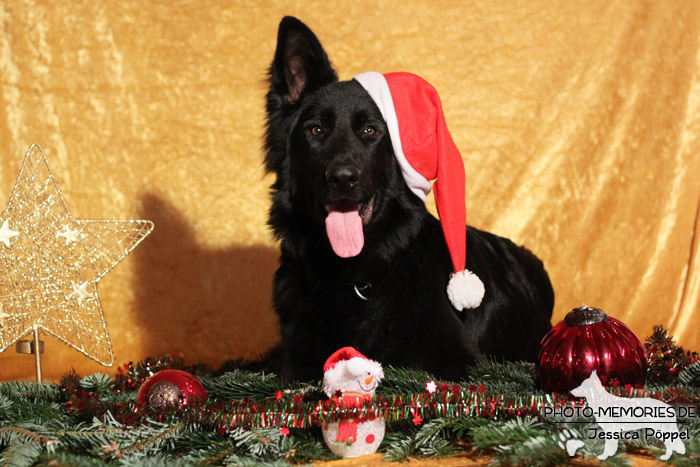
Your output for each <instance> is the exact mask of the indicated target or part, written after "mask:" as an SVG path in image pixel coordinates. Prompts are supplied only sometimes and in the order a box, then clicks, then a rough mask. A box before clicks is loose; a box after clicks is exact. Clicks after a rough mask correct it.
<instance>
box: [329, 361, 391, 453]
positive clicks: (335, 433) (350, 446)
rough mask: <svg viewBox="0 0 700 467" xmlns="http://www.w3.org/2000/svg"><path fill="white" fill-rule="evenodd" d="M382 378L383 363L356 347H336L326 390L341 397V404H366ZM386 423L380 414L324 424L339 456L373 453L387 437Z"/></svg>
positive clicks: (331, 446) (330, 395) (358, 405)
mask: <svg viewBox="0 0 700 467" xmlns="http://www.w3.org/2000/svg"><path fill="white" fill-rule="evenodd" d="M382 378H384V370H382V366H381V365H380V364H379V363H378V362H375V361H374V360H370V359H368V358H367V357H365V356H364V355H362V354H361V353H360V352H358V351H357V350H356V349H354V348H353V347H343V348H342V349H340V350H338V351H336V352H335V353H334V354H333V355H331V356H330V357H328V360H326V364H325V365H324V366H323V390H324V391H325V392H326V394H327V395H328V397H330V398H335V399H336V400H338V405H340V406H341V407H348V408H352V407H362V405H363V404H364V403H365V401H367V400H371V399H372V395H373V394H374V390H375V389H376V388H377V385H378V384H379V382H380V381H381V380H382ZM384 425H385V424H384V419H383V418H380V417H377V418H375V419H373V420H365V419H363V420H361V421H360V420H356V419H353V418H347V419H343V418H341V420H340V421H337V422H331V423H328V424H327V425H326V426H324V427H323V439H324V440H325V441H326V445H328V447H329V448H330V450H331V451H332V452H333V454H335V455H337V456H341V457H359V456H364V455H365V454H373V453H374V452H376V451H377V448H378V447H379V443H381V442H382V439H384Z"/></svg>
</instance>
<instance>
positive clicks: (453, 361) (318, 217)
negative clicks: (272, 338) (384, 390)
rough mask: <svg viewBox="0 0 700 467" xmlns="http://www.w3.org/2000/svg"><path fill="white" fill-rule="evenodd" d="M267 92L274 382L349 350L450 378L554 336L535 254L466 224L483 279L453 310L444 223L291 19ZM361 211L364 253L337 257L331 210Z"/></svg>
mask: <svg viewBox="0 0 700 467" xmlns="http://www.w3.org/2000/svg"><path fill="white" fill-rule="evenodd" d="M277 40H278V42H277V50H276V52H275V57H274V61H273V62H272V65H271V67H270V71H269V73H270V78H269V81H270V90H269V92H268V94H267V133H266V150H267V155H266V158H265V165H266V168H267V170H268V171H270V172H274V173H275V174H276V181H275V182H274V184H273V185H272V190H271V197H272V206H271V208H270V217H269V224H270V225H271V227H272V229H273V231H274V233H275V235H276V237H277V238H278V239H279V240H281V259H280V267H279V269H278V271H277V273H276V275H275V279H274V287H273V289H274V290H273V301H274V307H275V309H276V311H277V313H278V315H279V320H280V326H281V334H282V344H281V347H282V369H281V374H282V376H283V377H286V378H289V379H314V378H320V376H321V374H322V368H323V362H324V360H325V359H326V358H327V357H328V356H329V355H331V354H332V353H333V352H334V351H336V350H338V349H339V348H340V347H343V346H353V347H355V348H357V349H358V350H359V351H360V352H361V353H363V354H364V355H366V356H367V357H369V358H372V359H374V360H377V361H379V362H381V363H382V364H385V365H386V364H390V365H395V366H408V367H415V368H422V369H425V370H428V371H429V372H431V373H433V374H434V375H435V376H437V377H440V378H446V379H453V380H457V379H459V378H460V377H462V376H464V374H465V371H466V368H467V366H468V365H469V364H471V363H473V362H474V361H475V360H476V359H480V358H484V357H486V356H493V357H495V358H498V359H508V360H521V359H524V360H530V361H534V359H535V357H536V356H537V351H538V346H539V342H540V340H541V339H542V337H543V336H544V334H545V333H546V332H547V331H548V330H549V329H550V327H551V325H550V318H551V313H552V307H553V303H554V293H553V291H552V286H551V284H550V281H549V278H548V276H547V273H546V272H545V270H544V268H543V265H542V263H541V261H540V260H539V259H537V258H536V257H535V256H534V255H533V254H532V253H530V252H529V251H528V250H526V249H524V248H522V247H518V246H516V245H514V244H513V243H512V242H511V241H510V240H507V239H504V238H501V237H498V236H495V235H493V234H490V233H487V232H482V231H479V230H477V229H474V228H471V227H470V228H468V232H467V244H468V245H469V254H468V255H467V267H468V269H469V270H471V271H474V272H475V273H476V274H477V275H478V276H479V277H480V278H481V280H482V281H483V283H484V284H485V290H486V292H485V296H484V298H483V301H482V303H481V305H480V306H478V307H477V308H475V309H470V310H465V311H461V310H456V309H455V308H454V307H453V306H452V305H451V303H450V301H449V300H448V297H447V294H446V292H445V289H446V286H447V282H448V278H449V274H450V272H451V271H452V270H453V268H452V264H451V260H450V256H449V252H448V249H447V247H446V244H445V238H444V236H443V231H442V230H441V225H440V222H439V221H438V220H437V219H435V218H434V217H433V216H432V215H431V214H430V213H429V212H428V211H427V210H426V207H425V204H424V202H423V201H422V200H420V199H419V198H418V197H417V196H416V195H415V194H414V193H413V192H412V191H411V190H410V189H409V187H408V186H407V184H406V182H405V181H404V178H403V177H402V175H401V172H400V169H399V166H398V164H397V161H396V159H395V157H394V153H393V150H392V145H391V142H390V138H389V135H388V131H387V126H386V123H385V121H384V119H383V118H382V115H381V113H380V111H379V108H378V107H377V105H376V104H375V102H374V101H373V100H372V98H371V97H370V95H369V94H368V93H367V92H366V91H365V90H364V88H363V87H362V86H361V85H360V84H359V83H358V82H357V81H355V80H351V81H338V77H337V75H336V73H335V71H334V70H333V68H332V67H331V64H330V62H329V60H328V57H327V56H326V53H325V52H324V50H323V48H322V47H321V44H320V43H319V41H318V39H317V38H316V36H315V35H314V34H313V33H312V32H311V30H309V28H308V27H306V26H305V25H304V24H303V23H301V22H300V21H299V20H297V19H295V18H291V17H286V18H284V19H283V20H282V22H281V23H280V27H279V34H278V39H277ZM344 209H357V210H359V215H360V218H361V220H362V229H361V230H362V234H363V239H364V246H363V247H362V249H361V252H360V253H359V254H357V255H356V256H354V257H350V258H341V257H340V256H339V255H338V254H336V253H335V252H334V250H333V249H332V247H331V244H330V242H329V238H328V235H327V231H326V227H325V222H326V217H327V216H328V215H329V211H338V210H340V211H342V210H344Z"/></svg>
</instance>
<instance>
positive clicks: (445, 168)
mask: <svg viewBox="0 0 700 467" xmlns="http://www.w3.org/2000/svg"><path fill="white" fill-rule="evenodd" d="M355 80H356V81H358V82H359V83H360V84H361V85H362V87H363V88H365V90H366V91H367V92H368V93H369V95H370V96H371V97H372V99H373V100H374V102H375V103H376V104H377V107H379V110H380V111H381V113H382V116H383V117H384V120H385V121H386V124H387V127H388V128H389V136H390V137H391V144H392V146H393V149H394V155H395V156H396V160H397V162H398V164H399V167H400V168H401V172H402V174H403V177H404V180H406V183H407V184H408V187H409V188H410V189H411V191H413V193H415V194H416V196H418V197H419V198H420V199H421V200H423V202H425V201H426V196H427V194H428V193H430V188H431V186H430V181H431V180H435V204H436V206H437V210H438V215H439V216H440V223H441V224H442V231H443V233H444V235H445V241H446V242H447V248H448V250H449V252H450V256H451V258H452V265H453V267H454V271H455V272H454V273H453V274H452V275H451V277H450V281H449V283H448V285H447V295H448V297H449V299H450V301H451V302H452V304H453V305H454V307H455V308H457V309H458V310H461V309H464V308H476V307H478V306H479V305H480V304H481V300H482V299H483V297H484V284H483V283H482V282H481V280H480V279H479V278H478V277H477V276H476V275H475V274H474V273H472V272H471V271H469V270H467V269H466V257H467V242H466V238H467V227H466V223H467V209H466V206H465V202H464V196H465V195H464V183H465V181H464V163H463V162H462V156H461V155H460V153H459V150H458V149H457V146H455V143H454V142H453V141H452V137H451V136H450V132H449V131H448V130H447V124H446V123H445V116H444V115H443V112H442V104H441V103H440V96H438V93H437V91H436V90H435V88H434V87H433V86H432V85H431V84H430V83H428V82H427V81H425V80H424V79H423V78H421V77H419V76H416V75H414V74H411V73H388V74H385V75H382V74H380V73H377V72H374V71H369V72H367V73H362V74H359V75H357V76H355Z"/></svg>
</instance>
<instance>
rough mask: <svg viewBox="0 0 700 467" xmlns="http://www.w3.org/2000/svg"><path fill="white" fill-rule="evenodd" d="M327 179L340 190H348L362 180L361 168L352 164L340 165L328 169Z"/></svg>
mask: <svg viewBox="0 0 700 467" xmlns="http://www.w3.org/2000/svg"><path fill="white" fill-rule="evenodd" d="M326 181H327V182H328V184H329V185H330V186H331V187H333V188H335V189H336V190H339V191H347V190H350V189H351V188H353V187H354V186H355V185H357V184H358V182H359V181H360V169H358V168H357V167H355V166H352V165H339V166H336V167H333V168H330V169H328V170H327V171H326Z"/></svg>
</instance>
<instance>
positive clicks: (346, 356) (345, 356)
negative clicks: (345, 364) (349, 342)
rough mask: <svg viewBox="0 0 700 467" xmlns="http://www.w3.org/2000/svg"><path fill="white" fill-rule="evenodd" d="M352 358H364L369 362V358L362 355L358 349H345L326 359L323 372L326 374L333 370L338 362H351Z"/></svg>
mask: <svg viewBox="0 0 700 467" xmlns="http://www.w3.org/2000/svg"><path fill="white" fill-rule="evenodd" d="M352 358H363V359H365V360H367V357H365V356H364V355H362V354H361V353H360V352H359V351H358V350H357V349H356V348H354V347H343V348H342V349H338V350H336V351H335V352H333V354H331V356H330V357H328V359H326V363H325V364H324V365H323V372H324V373H325V372H326V371H328V370H332V369H333V368H335V365H336V364H338V362H342V361H344V360H350V359H352Z"/></svg>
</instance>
